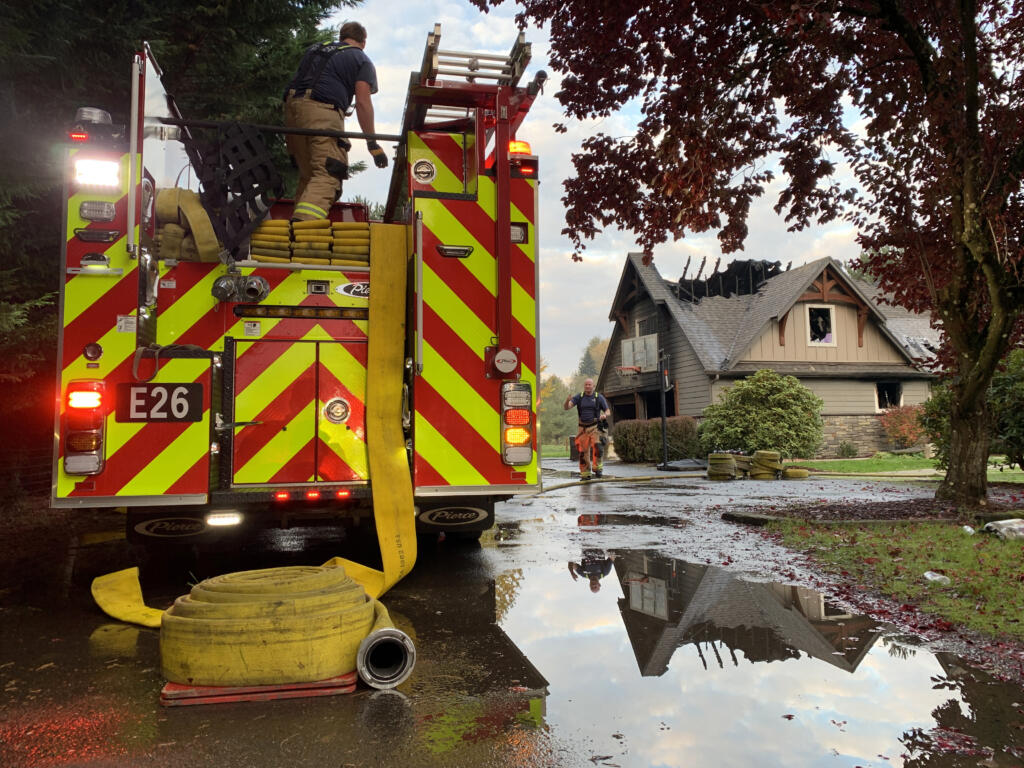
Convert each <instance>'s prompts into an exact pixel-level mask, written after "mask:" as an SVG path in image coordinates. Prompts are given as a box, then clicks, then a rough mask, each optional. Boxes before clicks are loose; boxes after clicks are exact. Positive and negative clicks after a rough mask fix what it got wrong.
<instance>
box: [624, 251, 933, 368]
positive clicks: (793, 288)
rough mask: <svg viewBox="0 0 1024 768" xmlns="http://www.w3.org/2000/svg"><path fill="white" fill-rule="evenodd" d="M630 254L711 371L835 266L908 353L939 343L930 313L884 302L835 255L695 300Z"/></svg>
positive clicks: (731, 359)
mask: <svg viewBox="0 0 1024 768" xmlns="http://www.w3.org/2000/svg"><path fill="white" fill-rule="evenodd" d="M627 259H628V265H630V266H632V267H633V268H634V269H635V270H636V272H637V274H638V275H639V277H640V280H641V281H642V283H643V285H644V288H645V289H646V290H647V292H648V294H650V296H651V298H652V299H653V300H654V301H655V302H656V303H661V304H664V305H665V306H666V307H667V308H668V311H669V313H670V314H671V316H672V317H673V318H674V319H675V321H676V322H677V323H678V324H679V327H680V328H681V329H682V330H683V332H684V333H685V335H686V338H687V340H688V341H689V342H690V345H691V346H692V347H693V349H694V351H695V352H696V354H697V357H698V359H699V360H700V362H701V364H702V365H703V367H704V369H705V370H706V371H727V370H729V369H730V368H732V367H733V366H734V365H735V364H736V361H737V360H739V358H741V357H742V356H743V354H744V353H745V352H746V350H747V348H748V347H749V346H750V345H751V344H752V343H753V341H754V340H755V339H756V338H758V337H759V336H760V334H761V333H762V332H763V331H764V327H765V325H766V324H767V323H768V322H769V321H770V320H772V319H773V318H778V317H780V316H782V315H783V314H785V312H787V311H788V310H789V309H790V308H791V307H792V306H793V304H794V303H795V302H796V300H797V299H798V298H799V297H800V296H801V295H802V294H803V293H804V291H806V289H807V288H808V287H809V286H810V285H811V283H812V282H813V281H814V279H815V278H816V277H818V275H820V274H821V272H822V270H824V269H825V267H827V266H830V265H831V266H832V267H833V268H834V269H835V270H836V271H837V272H838V273H839V274H841V275H842V276H843V277H844V278H846V279H847V283H848V284H849V286H850V288H851V289H852V290H854V291H855V292H857V293H859V294H860V296H861V298H863V299H864V301H865V302H866V303H867V305H868V306H869V307H870V308H871V309H872V311H873V313H874V315H875V319H876V321H877V322H878V324H879V327H880V328H881V329H882V331H883V332H884V333H887V335H889V336H890V338H892V340H893V341H894V342H895V343H897V344H898V345H900V346H901V347H902V349H903V350H904V352H905V353H906V354H907V355H908V356H909V357H911V358H914V359H927V358H929V357H931V353H930V351H929V350H928V346H929V345H930V346H932V347H935V346H937V345H938V342H939V338H938V332H937V331H936V330H935V329H933V328H931V326H930V322H929V319H928V317H927V316H926V315H917V314H914V313H912V312H908V311H907V310H905V309H902V308H900V307H893V306H889V305H886V304H883V303H882V302H881V301H880V298H881V294H880V292H879V291H878V289H877V288H875V286H873V285H871V284H870V283H866V282H863V281H861V280H856V279H854V278H852V277H850V276H849V275H847V274H846V272H845V271H843V268H842V265H840V264H839V263H838V262H836V261H835V260H833V259H831V258H823V259H817V260H816V261H812V262H810V263H808V264H804V265H803V266H800V267H796V268H795V269H791V270H788V271H786V272H782V273H780V274H778V275H776V276H775V277H772V278H769V279H768V280H767V281H766V282H765V284H764V285H763V286H762V287H761V288H760V289H759V290H758V291H757V292H755V293H752V294H747V295H740V296H737V295H733V296H730V297H728V298H725V297H722V296H708V297H705V298H703V299H701V300H700V301H699V302H696V303H691V302H689V301H680V300H679V299H678V298H677V297H676V294H675V292H674V291H673V289H672V285H671V284H670V283H668V282H667V281H666V280H665V279H664V278H662V277H661V274H660V273H659V272H658V270H657V268H656V267H655V266H654V265H653V264H651V265H648V266H644V264H643V254H640V253H630V254H629V255H628V257H627ZM627 268H628V267H627Z"/></svg>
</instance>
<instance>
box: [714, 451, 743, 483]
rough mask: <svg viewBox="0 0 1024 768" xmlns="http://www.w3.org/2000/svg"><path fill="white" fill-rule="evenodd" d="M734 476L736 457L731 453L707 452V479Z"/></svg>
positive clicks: (730, 477) (727, 478) (726, 478)
mask: <svg viewBox="0 0 1024 768" xmlns="http://www.w3.org/2000/svg"><path fill="white" fill-rule="evenodd" d="M734 477H736V459H734V458H733V456H732V454H731V453H709V454H708V480H732V479H733V478H734Z"/></svg>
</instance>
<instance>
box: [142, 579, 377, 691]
mask: <svg viewBox="0 0 1024 768" xmlns="http://www.w3.org/2000/svg"><path fill="white" fill-rule="evenodd" d="M391 626H393V625H392V624H391V619H390V617H389V616H388V613H387V610H386V609H385V608H384V606H383V605H381V604H380V603H379V602H378V601H376V600H371V599H369V598H368V597H367V595H366V592H365V590H364V589H363V588H362V586H360V585H359V584H357V583H356V582H354V581H353V580H352V579H351V578H349V577H348V575H347V574H346V573H345V569H344V568H340V567H337V566H289V567H284V568H267V569H263V570H258V571H240V572H237V573H226V574H224V575H222V576H215V577H213V578H211V579H207V580H205V581H203V582H201V583H199V584H197V585H196V586H195V587H193V588H192V591H191V592H190V593H189V594H187V595H183V596H182V597H179V598H178V599H177V600H175V602H174V605H173V606H171V607H170V608H168V609H167V611H166V612H165V613H164V616H163V622H162V624H161V627H160V657H161V663H162V666H163V673H164V677H166V678H167V680H169V681H171V682H172V683H181V684H183V685H276V684H282V683H304V682H312V681H314V680H327V679H329V678H332V677H337V676H339V675H345V674H348V673H349V672H352V671H354V670H355V668H356V651H357V650H358V648H359V644H360V643H361V642H362V640H363V638H365V637H366V636H367V635H368V634H369V633H370V632H372V631H375V630H378V629H383V628H385V627H391Z"/></svg>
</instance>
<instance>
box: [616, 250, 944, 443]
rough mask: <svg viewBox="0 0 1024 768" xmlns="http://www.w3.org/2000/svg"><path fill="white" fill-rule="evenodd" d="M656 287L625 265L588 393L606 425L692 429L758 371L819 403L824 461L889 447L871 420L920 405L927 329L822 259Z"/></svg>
mask: <svg viewBox="0 0 1024 768" xmlns="http://www.w3.org/2000/svg"><path fill="white" fill-rule="evenodd" d="M703 266H704V265H703V264H702V265H701V268H700V269H696V270H694V272H693V275H692V276H690V275H688V274H687V272H688V271H689V270H684V273H683V276H682V277H681V278H679V279H678V280H674V281H670V280H665V279H664V278H662V277H661V275H660V274H659V272H658V270H657V268H656V267H655V266H654V265H653V264H652V265H649V266H645V265H644V264H643V261H642V255H641V254H639V253H631V254H629V255H628V256H627V258H626V263H625V265H624V267H623V270H622V276H621V278H620V280H619V285H618V288H617V290H616V293H615V298H614V300H613V302H612V308H611V312H610V315H609V319H610V320H612V321H613V322H614V323H615V326H614V328H613V330H612V337H611V343H610V345H609V347H608V354H607V355H606V356H605V360H604V364H603V366H602V369H601V374H600V376H599V379H598V389H599V390H600V391H601V392H602V393H603V394H604V395H605V397H606V398H607V399H608V402H609V404H610V405H611V407H612V413H613V418H614V419H634V418H637V419H644V418H653V417H656V416H660V415H661V392H660V389H659V384H660V385H661V386H663V387H664V388H665V390H666V395H665V401H666V408H665V410H666V414H667V415H668V416H675V415H688V416H693V417H695V418H698V419H699V418H700V415H701V412H702V411H703V409H704V408H706V407H707V406H708V405H710V404H712V403H714V402H717V401H718V399H719V395H720V394H721V393H722V392H723V391H724V389H725V388H726V387H728V386H729V385H731V384H732V383H733V382H735V381H737V380H738V379H742V378H745V377H746V376H749V375H751V374H753V373H755V372H756V371H758V370H760V369H763V368H768V369H771V370H774V371H776V372H777V373H779V374H782V375H791V376H795V377H796V378H797V379H798V380H799V381H800V382H801V383H802V384H803V385H804V386H806V387H807V388H808V389H810V390H811V391H812V392H814V393H815V394H816V395H817V396H818V397H820V398H821V399H822V400H823V401H824V403H825V406H824V409H823V411H822V416H823V418H824V421H825V435H824V438H825V439H824V443H823V445H822V448H821V454H820V455H822V456H833V455H835V453H836V451H837V449H838V447H839V445H840V444H841V443H843V442H849V443H851V444H853V445H854V446H856V448H857V450H858V452H860V453H870V452H873V451H877V450H883V449H885V448H887V447H889V446H888V444H887V440H886V438H885V435H884V433H883V432H882V430H881V425H880V423H879V421H878V418H877V415H878V414H879V413H881V412H882V411H884V410H885V409H887V408H891V407H893V406H897V405H912V404H918V403H922V402H924V401H925V400H926V399H927V398H928V394H929V388H930V382H931V381H932V380H933V379H934V378H935V374H934V373H933V372H932V371H931V370H930V369H929V367H928V363H929V362H930V361H931V360H932V359H933V353H934V350H935V348H936V346H937V345H938V343H939V335H938V332H937V331H936V330H935V329H934V328H932V327H931V323H930V318H929V317H928V316H925V315H917V314H914V313H911V312H908V311H907V310H904V309H902V308H899V307H894V306H890V305H888V304H886V303H884V302H883V301H882V300H881V298H882V297H881V295H880V293H879V291H878V289H877V288H875V287H874V286H872V285H871V284H870V283H867V282H864V281H862V280H858V279H857V278H856V277H854V276H852V275H850V274H849V273H848V272H847V271H846V270H845V269H844V268H843V266H842V265H841V264H840V263H839V262H837V261H835V260H833V259H831V258H824V259H818V260H816V261H813V262H811V263H809V264H805V265H803V266H800V267H795V268H792V269H789V268H783V266H782V265H781V264H780V263H778V262H767V261H757V260H744V261H733V262H731V263H730V264H729V265H728V267H726V268H725V269H724V270H721V271H719V270H718V268H717V264H716V266H715V268H714V269H713V270H712V271H711V274H709V275H707V276H704V277H702V272H703Z"/></svg>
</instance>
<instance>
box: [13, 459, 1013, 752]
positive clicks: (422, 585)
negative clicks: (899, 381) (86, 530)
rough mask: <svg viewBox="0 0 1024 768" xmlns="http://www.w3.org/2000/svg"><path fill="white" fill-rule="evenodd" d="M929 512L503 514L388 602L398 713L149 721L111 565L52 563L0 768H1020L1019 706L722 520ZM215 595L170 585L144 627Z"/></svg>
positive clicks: (830, 493)
mask: <svg viewBox="0 0 1024 768" xmlns="http://www.w3.org/2000/svg"><path fill="white" fill-rule="evenodd" d="M547 466H548V468H549V469H551V470H555V471H554V472H549V473H548V474H547V475H546V480H545V482H546V485H547V486H548V487H549V488H551V487H553V486H556V485H559V484H560V483H562V482H565V481H566V480H568V479H569V478H568V471H569V469H570V465H569V463H568V461H555V462H550V463H549V464H548V465H547ZM640 472H642V473H643V474H652V473H651V471H650V470H646V469H645V470H635V469H630V468H627V467H623V466H618V467H614V466H612V467H609V474H618V475H620V476H622V475H627V474H632V475H637V474H639V473H640ZM653 474H654V475H657V473H656V472H655V473H653ZM932 493H933V486H931V485H926V484H918V483H895V482H891V481H881V482H866V481H864V480H841V479H829V480H827V481H819V480H814V479H811V480H807V481H788V482H787V481H776V482H771V483H764V482H760V483H759V482H756V481H737V482H734V483H730V484H727V485H722V484H712V483H708V482H707V481H705V480H703V479H700V478H697V477H673V478H669V477H667V476H664V477H657V479H654V480H649V481H642V482H631V483H621V482H615V481H612V482H602V483H594V484H590V485H585V486H580V485H570V486H567V487H564V488H559V489H556V490H550V491H549V492H547V493H545V494H543V495H540V496H537V497H534V498H528V499H521V500H518V501H516V502H514V503H509V504H505V505H502V506H501V507H500V508H499V511H498V525H497V527H496V528H495V529H494V530H493V531H491V532H489V533H488V534H485V536H484V538H483V541H482V542H481V544H480V546H466V545H460V546H455V545H453V544H452V543H450V542H444V543H440V544H438V545H436V546H428V547H423V548H421V552H420V555H419V559H418V562H417V566H416V569H415V570H414V572H413V574H412V575H411V576H410V577H409V578H407V579H406V580H405V581H403V582H401V583H400V584H399V585H397V586H396V587H395V588H394V589H392V591H391V592H389V593H388V594H387V595H386V596H385V603H386V604H387V605H388V607H389V609H390V610H391V612H392V615H393V616H394V618H395V620H396V624H397V625H398V626H399V627H400V628H403V629H405V630H406V631H407V632H408V633H409V634H410V636H412V637H413V639H414V641H415V643H416V646H417V652H418V663H417V666H416V670H415V672H414V673H413V676H412V677H411V678H410V679H409V680H408V681H407V682H406V683H404V684H403V685H401V686H400V687H399V688H398V689H397V690H396V691H391V692H372V691H369V690H366V689H362V688H360V689H358V690H357V692H356V693H354V694H349V695H343V696H333V697H324V698H312V699H301V700H288V701H273V702H265V703H238V704H219V705H214V706H200V707H180V708H171V709H165V708H162V707H161V706H160V705H159V703H158V698H159V692H160V688H161V687H162V685H163V680H162V679H161V677H160V669H159V666H160V665H159V647H158V634H157V632H156V631H155V630H148V629H139V628H135V627H131V626H127V625H121V624H115V623H111V622H110V621H109V620H108V619H106V618H105V617H104V616H103V615H102V614H101V613H100V612H99V611H98V610H97V609H96V608H95V607H93V605H92V604H91V600H90V598H89V594H88V583H89V580H90V579H91V578H92V577H93V576H95V575H98V574H100V573H104V572H107V571H109V570H113V569H115V568H119V567H124V566H125V565H127V564H130V562H128V561H129V559H130V557H131V554H130V552H129V551H128V549H127V546H126V545H125V544H124V542H123V541H120V540H118V539H116V538H114V539H111V540H104V538H103V537H102V536H99V537H96V536H92V537H90V538H89V539H88V540H79V541H72V542H69V546H68V547H67V548H65V549H61V548H60V547H54V550H53V551H50V552H48V553H46V556H45V557H40V558H39V568H38V573H37V574H33V578H31V579H26V580H25V582H24V583H21V584H18V585H17V586H16V588H12V587H11V586H10V585H4V587H5V590H4V591H3V592H0V594H2V595H4V599H3V601H2V605H0V688H2V689H3V696H2V698H0V765H3V766H11V767H13V766H136V765H140V766H146V765H160V766H164V765H188V766H217V767H218V768H229V767H230V766H302V765H310V766H314V765H315V766H360V767H362V766H595V765H598V766H620V767H625V766H704V765H708V766H711V765H714V766H836V767H844V768H846V767H849V768H853V766H865V768H866V767H867V766H901V765H902V766H1019V765H1022V764H1024V690H1022V689H1021V688H1019V687H1017V686H1015V685H1009V684H1004V683H999V682H997V681H994V680H992V679H991V678H989V677H988V676H986V675H985V674H984V673H981V672H979V671H976V670H972V669H971V668H970V667H968V666H967V665H966V664H965V662H963V661H962V660H961V659H959V658H958V657H956V656H954V655H952V654H950V653H945V652H932V651H930V650H928V649H926V647H925V646H924V645H922V643H921V641H920V640H919V639H918V638H916V637H914V636H912V635H908V634H906V633H900V632H899V631H897V630H896V629H895V628H893V627H888V626H886V625H884V624H881V623H879V622H878V621H876V620H874V619H872V618H870V617H865V616H858V615H855V614H854V613H853V612H851V611H850V610H849V609H848V608H846V607H844V606H843V605H841V604H834V603H833V602H831V601H830V600H829V599H826V597H825V596H823V595H822V594H820V593H819V592H817V591H815V590H814V587H816V586H820V588H821V589H822V590H824V591H825V592H829V590H828V585H827V584H824V585H823V582H822V581H821V580H820V579H819V577H818V576H817V575H816V574H814V573H813V572H811V571H808V570H807V569H806V568H804V567H803V566H802V565H801V564H800V563H801V561H800V559H798V558H795V557H794V556H792V555H791V554H790V553H788V552H787V551H786V550H784V549H782V548H780V547H778V546H777V545H776V544H774V543H773V542H772V541H770V540H768V539H766V538H765V537H764V536H762V535H761V534H760V532H759V531H757V530H755V529H749V528H745V527H742V526H738V525H734V524H731V523H726V522H723V521H722V520H721V519H720V518H721V513H722V512H723V511H726V510H727V509H735V508H743V507H747V506H757V507H763V506H766V505H769V506H770V505H771V504H773V503H781V500H782V499H783V498H786V497H790V496H792V495H794V494H795V495H799V496H801V497H804V498H810V499H822V500H823V501H834V500H837V499H844V500H854V501H856V500H859V499H862V500H864V501H878V500H881V499H886V498H893V499H897V498H908V497H921V496H929V495H931V494H932ZM341 536H342V534H341V533H339V532H338V531H335V530H333V529H317V530H315V531H312V532H306V531H297V530H290V531H279V532H274V533H273V535H272V536H270V537H269V540H270V542H271V544H272V551H271V552H268V553H265V554H262V555H259V556H251V555H243V556H238V557H235V558H234V559H233V560H232V562H231V566H232V567H231V568H228V570H233V569H235V568H238V567H246V568H257V567H269V566H272V565H283V564H293V563H300V562H301V563H319V562H322V561H323V560H325V559H327V557H330V556H332V555H335V554H346V552H347V551H350V550H346V547H347V544H346V542H345V541H343V540H342V539H341ZM218 569H219V564H218V562H213V561H210V560H203V559H200V560H199V561H189V562H177V563H173V564H172V568H171V570H170V571H169V572H168V575H167V576H166V577H162V578H156V577H155V576H151V577H149V578H148V579H147V580H146V581H145V582H144V586H145V588H146V597H147V601H148V602H149V603H150V604H151V605H154V606H161V605H165V604H167V603H169V602H170V600H171V599H173V597H174V596H175V595H177V594H179V593H181V592H184V591H185V590H186V589H187V585H188V582H189V581H190V580H192V579H194V578H196V577H197V575H203V576H205V575H210V573H212V572H214V571H217V570H218ZM821 585H823V586H821Z"/></svg>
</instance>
